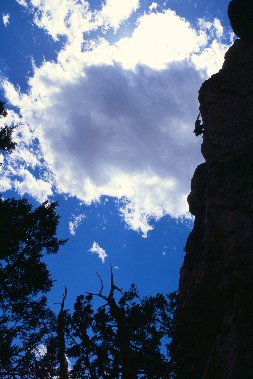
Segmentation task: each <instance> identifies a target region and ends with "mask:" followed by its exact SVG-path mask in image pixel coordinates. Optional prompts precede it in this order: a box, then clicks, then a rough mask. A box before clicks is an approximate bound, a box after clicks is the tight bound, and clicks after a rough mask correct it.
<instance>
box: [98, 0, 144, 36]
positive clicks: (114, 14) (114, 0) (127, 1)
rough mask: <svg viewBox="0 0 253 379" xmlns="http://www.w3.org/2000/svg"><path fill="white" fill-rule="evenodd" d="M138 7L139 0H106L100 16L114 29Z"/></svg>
mask: <svg viewBox="0 0 253 379" xmlns="http://www.w3.org/2000/svg"><path fill="white" fill-rule="evenodd" d="M138 7H139V0H120V1H119V0H106V2H105V4H104V6H103V7H102V11H101V16H102V17H103V18H104V19H105V20H106V23H108V25H109V26H111V27H113V29H114V30H115V31H116V30H117V29H118V28H119V26H120V25H121V23H122V22H123V21H125V20H127V19H128V18H129V17H130V16H131V14H132V13H133V12H135V11H136V10H137V9H138Z"/></svg>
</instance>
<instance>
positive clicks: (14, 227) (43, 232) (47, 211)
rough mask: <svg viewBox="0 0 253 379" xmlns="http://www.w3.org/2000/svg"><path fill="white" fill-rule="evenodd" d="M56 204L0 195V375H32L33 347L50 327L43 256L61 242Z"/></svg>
mask: <svg viewBox="0 0 253 379" xmlns="http://www.w3.org/2000/svg"><path fill="white" fill-rule="evenodd" d="M56 206H57V204H56V203H51V204H49V203H48V202H44V203H43V204H41V205H40V206H38V207H37V208H36V209H32V206H31V204H29V203H28V201H27V200H25V199H21V200H16V199H6V200H5V199H2V198H0V214H1V218H0V376H1V375H2V376H1V377H8V376H6V375H12V374H15V375H16V376H15V377H21V378H24V377H29V378H32V377H33V376H32V375H33V373H34V367H36V359H37V358H36V356H37V355H38V354H37V353H36V351H37V349H38V348H39V346H40V345H41V344H42V343H44V338H45V337H46V336H47V334H48V333H49V332H50V330H52V327H53V320H54V315H53V313H52V312H51V311H50V310H49V309H48V308H47V299H46V293H47V292H48V291H49V290H50V288H51V286H52V279H51V277H50V274H49V271H48V269H47V267H46V264H45V263H44V262H43V257H44V255H45V254H53V253H56V252H57V251H58V249H59V247H60V245H62V244H63V243H64V242H65V241H63V240H58V239H57V237H56V228H57V224H58V216H57V215H56ZM36 354H37V355H36ZM4 375H5V376H4ZM17 375H19V376H17ZM34 377H36V375H35V376H34Z"/></svg>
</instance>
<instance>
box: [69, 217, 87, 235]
mask: <svg viewBox="0 0 253 379" xmlns="http://www.w3.org/2000/svg"><path fill="white" fill-rule="evenodd" d="M84 219H85V215H84V214H79V215H77V216H74V215H73V219H72V220H71V221H69V232H70V234H71V235H72V236H74V235H75V234H76V229H77V228H78V226H79V225H80V224H81V223H82V222H83V220H84Z"/></svg>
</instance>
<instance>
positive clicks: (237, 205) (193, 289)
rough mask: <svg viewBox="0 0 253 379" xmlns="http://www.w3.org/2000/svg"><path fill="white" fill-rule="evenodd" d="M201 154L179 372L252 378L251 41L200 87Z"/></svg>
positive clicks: (198, 377)
mask: <svg viewBox="0 0 253 379" xmlns="http://www.w3.org/2000/svg"><path fill="white" fill-rule="evenodd" d="M199 101H200V111H201V116H202V119H203V124H204V134H203V144H202V154H203V156H204V158H205V161H206V162H205V163H203V164H201V165H200V166H198V167H197V169H196V171H195V173H194V176H193V178H192V183H191V193H190V195H189V197H188V202H189V208H190V212H191V213H192V214H193V215H194V216H195V224H194V228H193V231H192V232H191V234H190V236H189V238H188V241H187V244H186V249H185V250H186V255H185V260H184V264H183V267H182V269H181V274H180V286H179V297H178V309H177V313H176V317H175V338H174V341H173V355H174V359H175V361H176V371H177V378H178V379H252V378H253V44H252V43H250V42H246V41H243V40H237V41H235V43H234V45H233V46H232V47H231V48H230V49H229V51H228V52H227V54H226V56H225V63H224V65H223V68H222V69H221V70H220V71H219V73H217V74H215V75H213V76H212V77H211V78H210V79H209V80H207V81H206V82H204V83H203V85H202V87H201V89H200V91H199Z"/></svg>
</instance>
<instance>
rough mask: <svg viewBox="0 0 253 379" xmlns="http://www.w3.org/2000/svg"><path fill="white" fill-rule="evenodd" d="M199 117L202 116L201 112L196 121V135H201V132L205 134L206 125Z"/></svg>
mask: <svg viewBox="0 0 253 379" xmlns="http://www.w3.org/2000/svg"><path fill="white" fill-rule="evenodd" d="M199 118H200V113H199V115H198V117H197V120H196V121H195V129H194V130H193V133H195V136H196V137H198V136H201V134H203V131H204V125H203V124H201V121H200V119H199Z"/></svg>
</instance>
